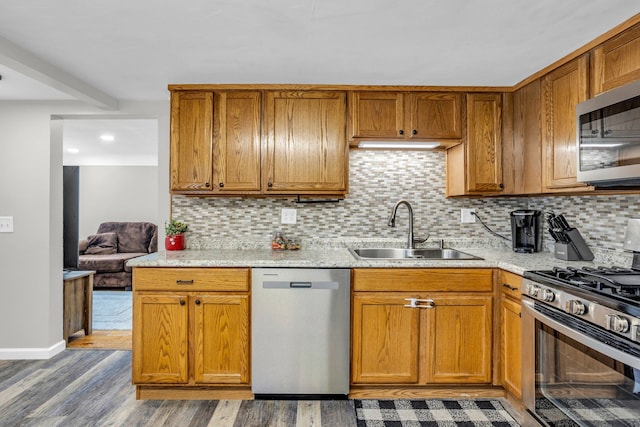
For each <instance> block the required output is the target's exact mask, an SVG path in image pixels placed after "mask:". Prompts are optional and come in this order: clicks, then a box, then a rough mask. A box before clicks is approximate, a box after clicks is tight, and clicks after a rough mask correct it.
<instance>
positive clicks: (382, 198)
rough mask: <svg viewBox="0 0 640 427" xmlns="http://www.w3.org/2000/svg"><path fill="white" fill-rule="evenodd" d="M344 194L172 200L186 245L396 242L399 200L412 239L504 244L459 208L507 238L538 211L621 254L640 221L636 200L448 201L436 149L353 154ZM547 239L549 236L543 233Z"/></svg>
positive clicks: (401, 231) (400, 228) (402, 224)
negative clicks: (279, 236)
mask: <svg viewBox="0 0 640 427" xmlns="http://www.w3.org/2000/svg"><path fill="white" fill-rule="evenodd" d="M349 166H350V173H349V175H350V181H349V194H348V195H347V197H346V198H345V199H344V200H341V201H340V202H339V203H327V204H296V203H295V200H294V199H292V198H283V199H280V198H264V199H257V198H240V197H234V198H214V197H210V198H196V197H186V196H173V197H172V212H173V217H174V218H177V219H180V220H183V221H185V222H187V223H188V224H189V229H190V232H189V234H188V239H187V242H188V243H187V245H188V246H189V247H203V246H207V242H208V241H214V240H215V241H219V240H257V241H269V240H270V239H271V237H272V235H273V233H274V231H276V230H278V231H281V232H282V233H283V234H285V235H286V236H291V237H296V238H299V239H301V240H302V241H303V244H304V240H305V239H371V238H379V239H398V240H400V241H401V240H402V239H404V238H406V235H407V223H408V214H407V210H406V208H405V207H404V206H401V207H400V208H399V209H398V215H397V220H396V227H395V228H391V227H388V226H387V220H388V217H389V214H390V213H391V209H392V208H393V206H394V204H395V203H396V202H397V201H398V200H407V201H409V202H410V203H411V205H412V206H413V211H414V223H415V235H416V237H426V236H427V234H430V236H431V237H430V241H434V240H436V239H445V240H459V239H468V240H470V241H471V240H473V241H478V240H484V241H486V244H488V245H503V244H508V245H510V242H506V241H503V240H501V239H500V238H498V237H495V236H493V235H492V234H490V233H489V232H488V231H486V230H485V229H484V228H483V227H482V225H481V224H480V223H479V222H476V223H470V224H461V223H460V209H461V208H474V209H475V210H476V212H477V213H478V214H479V216H480V217H481V218H482V219H483V220H484V222H485V223H486V224H487V225H488V226H489V227H490V228H491V229H492V230H494V231H495V232H497V233H499V234H501V235H503V236H505V237H508V238H510V233H511V228H510V227H511V226H510V219H509V213H510V212H511V211H512V210H515V209H528V208H531V209H541V210H544V211H550V210H551V211H554V212H555V213H556V214H558V213H564V214H565V217H566V218H567V220H568V221H569V223H570V224H571V225H572V226H575V227H578V228H579V230H580V232H581V233H582V235H583V237H585V240H586V241H587V243H588V244H589V245H590V246H591V247H592V250H615V251H622V240H623V238H624V231H625V227H626V223H627V220H628V219H629V218H632V217H638V216H640V212H638V209H637V206H639V205H640V203H639V202H640V195H637V194H634V195H616V196H549V197H499V198H462V199H453V198H451V199H447V198H445V190H444V189H445V153H444V152H441V151H418V152H415V151H365V150H352V151H351V152H350V164H349ZM282 208H295V209H297V223H296V224H294V225H285V224H280V214H281V209H282ZM545 239H546V240H550V239H551V238H550V236H549V235H548V233H547V232H545Z"/></svg>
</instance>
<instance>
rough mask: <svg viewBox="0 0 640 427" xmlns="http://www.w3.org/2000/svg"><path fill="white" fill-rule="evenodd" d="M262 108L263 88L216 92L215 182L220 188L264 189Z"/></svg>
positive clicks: (243, 190)
mask: <svg viewBox="0 0 640 427" xmlns="http://www.w3.org/2000/svg"><path fill="white" fill-rule="evenodd" d="M260 111H261V105H260V92H252V91H236V92H220V93H216V94H215V97H214V123H213V147H214V163H213V175H214V181H213V186H214V188H215V189H216V190H217V191H219V192H224V193H227V192H248V191H255V192H258V191H260V124H261V120H260V118H261V115H260Z"/></svg>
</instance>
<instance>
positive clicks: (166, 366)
mask: <svg viewBox="0 0 640 427" xmlns="http://www.w3.org/2000/svg"><path fill="white" fill-rule="evenodd" d="M187 299H188V298H187V295H186V294H169V293H164V294H160V293H159V294H152V293H139V294H136V295H135V298H134V302H133V330H132V334H133V351H132V359H133V360H132V365H133V373H132V377H133V382H134V383H135V384H184V383H187V381H188V352H187V335H188V306H187Z"/></svg>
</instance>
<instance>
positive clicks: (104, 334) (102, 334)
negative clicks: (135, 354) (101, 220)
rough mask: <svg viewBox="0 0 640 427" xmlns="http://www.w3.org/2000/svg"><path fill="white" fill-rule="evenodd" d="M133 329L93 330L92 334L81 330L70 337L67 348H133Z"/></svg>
mask: <svg viewBox="0 0 640 427" xmlns="http://www.w3.org/2000/svg"><path fill="white" fill-rule="evenodd" d="M131 342H132V341H131V330H117V331H101V330H95V329H94V330H93V333H92V334H91V335H85V334H84V332H82V331H80V332H77V333H75V334H74V335H71V336H70V337H69V343H68V344H67V348H72V349H78V348H82V349H102V350H131Z"/></svg>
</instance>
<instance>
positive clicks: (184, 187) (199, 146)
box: [170, 91, 213, 192]
mask: <svg viewBox="0 0 640 427" xmlns="http://www.w3.org/2000/svg"><path fill="white" fill-rule="evenodd" d="M212 123H213V93H211V92H200V91H185V92H180V91H177V92H173V93H172V94H171V161H170V162H171V167H170V170H171V191H177V192H184V191H186V192H208V191H211V188H212V187H211V183H212V165H211V162H212V158H213V139H212V133H213V132H212Z"/></svg>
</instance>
